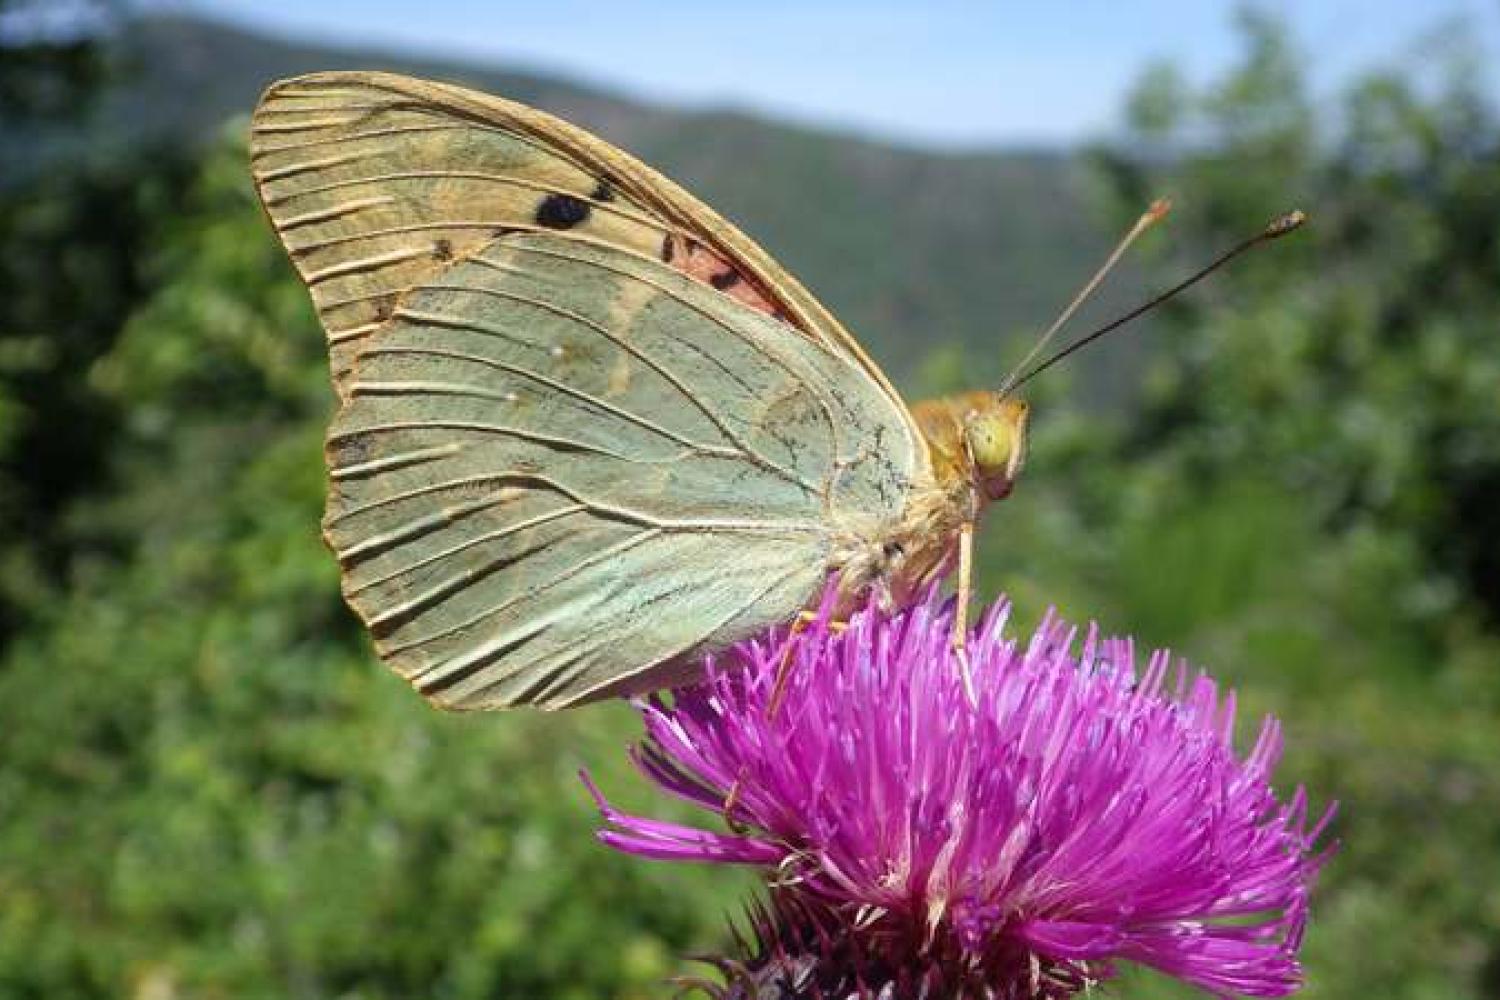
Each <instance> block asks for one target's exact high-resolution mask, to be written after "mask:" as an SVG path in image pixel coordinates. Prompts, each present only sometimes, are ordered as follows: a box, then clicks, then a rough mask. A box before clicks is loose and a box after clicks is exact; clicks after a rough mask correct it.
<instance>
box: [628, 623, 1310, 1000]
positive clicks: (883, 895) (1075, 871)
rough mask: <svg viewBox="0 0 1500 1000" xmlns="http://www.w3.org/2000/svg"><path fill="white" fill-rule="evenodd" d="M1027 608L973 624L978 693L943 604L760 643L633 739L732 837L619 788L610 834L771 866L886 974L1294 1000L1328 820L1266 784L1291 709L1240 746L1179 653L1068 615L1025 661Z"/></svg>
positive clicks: (665, 700) (633, 845)
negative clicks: (1125, 964) (1119, 973)
mask: <svg viewBox="0 0 1500 1000" xmlns="http://www.w3.org/2000/svg"><path fill="white" fill-rule="evenodd" d="M1007 614H1008V608H1007V606H1006V605H1005V604H1004V603H1001V604H998V605H997V606H996V607H995V608H994V609H993V610H992V611H991V612H990V613H989V614H988V615H986V617H985V619H984V621H983V622H982V623H981V624H980V626H979V627H978V628H977V629H976V630H975V632H974V633H973V634H972V635H971V636H970V638H969V642H968V651H967V656H968V660H969V665H970V670H971V672H972V677H973V681H974V689H975V697H974V698H973V699H972V700H971V698H970V696H969V695H968V694H967V693H966V690H965V685H964V682H963V679H962V675H961V673H960V665H959V663H958V658H957V656H956V655H955V654H954V652H953V651H952V650H951V648H950V642H949V635H950V629H951V625H952V620H951V618H952V608H951V606H945V605H942V604H940V603H939V602H938V601H937V600H936V599H935V598H929V599H928V600H926V601H925V602H923V603H920V604H918V605H917V606H915V607H913V608H911V609H909V610H907V611H905V612H902V613H899V614H896V615H894V616H892V615H888V614H886V613H884V612H881V611H879V610H875V609H868V610H866V611H864V612H862V613H860V614H857V615H856V616H855V617H854V618H853V620H852V621H851V622H850V623H849V626H848V628H847V630H845V631H843V632H842V633H841V634H835V631H834V629H832V628H830V627H829V623H828V621H827V615H826V612H825V614H824V615H823V616H821V617H820V618H819V620H818V621H816V622H815V623H814V624H813V625H812V626H811V627H810V628H809V629H807V630H806V631H804V632H803V633H801V634H799V635H795V636H781V637H772V638H771V639H768V640H765V641H761V642H757V643H747V644H745V645H743V646H742V647H740V648H739V649H737V650H736V651H735V654H734V657H735V659H736V660H737V661H740V662H738V663H736V664H735V666H736V669H718V668H716V667H715V666H714V665H712V664H711V665H710V668H709V673H708V676H707V679H706V680H704V681H703V682H702V683H700V684H698V685H696V686H694V687H690V688H685V689H681V690H679V691H677V692H675V693H674V694H672V695H671V696H669V697H656V698H653V699H651V700H649V701H646V702H642V703H641V704H640V709H641V712H642V714H643V716H644V718H645V724H646V731H647V738H646V741H645V742H644V744H643V745H642V746H640V747H638V748H637V749H636V751H635V753H636V760H637V763H638V764H639V766H640V768H641V769H642V770H643V771H644V772H645V774H646V775H648V776H649V777H650V778H651V779H652V780H653V781H655V782H656V783H657V784H658V785H659V786H661V787H662V788H663V789H665V790H666V791H668V792H670V793H672V794H673V795H676V796H678V797H680V798H683V799H685V800H687V801H689V802H691V803H694V804H696V805H699V806H702V807H703V808H705V809H707V810H709V811H710V812H713V813H719V814H722V816H723V819H724V820H725V821H726V822H727V824H728V827H729V829H728V831H727V832H720V831H718V830H710V829H703V828H697V827H689V826H684V825H680V824H674V823H665V822H660V821H655V820H650V819H646V818H642V817H636V816H628V815H624V814H621V813H619V812H617V811H615V810H614V809H612V808H611V807H609V805H608V804H607V803H606V802H605V801H604V800H603V798H602V797H601V798H600V804H601V807H602V808H603V809H604V811H605V816H606V819H607V820H608V822H609V824H610V827H611V828H610V829H607V830H605V831H603V832H602V833H601V835H600V836H601V837H602V839H603V840H604V841H605V842H606V843H608V844H611V845H612V846H614V847H616V848H618V849H620V850H623V851H628V852H630V853H633V854H637V855H642V856H645V857H651V858H659V859H670V860H692V861H713V862H737V863H749V864H755V865H761V866H764V867H765V868H767V869H768V870H770V872H771V883H772V886H773V898H783V899H784V898H785V897H789V896H790V897H795V898H796V900H799V902H795V903H793V904H786V903H785V902H783V903H777V904H775V905H773V907H772V908H771V910H769V911H767V912H770V913H773V914H774V913H776V912H780V910H781V909H783V908H784V907H785V905H793V906H795V907H796V910H795V912H796V913H799V914H804V915H805V914H806V913H817V914H820V917H819V921H821V922H822V923H824V924H826V921H827V920H828V919H836V920H842V921H844V922H845V929H846V931H847V932H848V933H851V934H858V935H859V936H860V940H861V941H863V942H867V943H868V942H876V944H874V945H872V946H868V947H867V946H863V945H862V946H861V948H860V949H859V950H860V951H861V953H862V954H865V955H866V956H867V957H868V956H870V955H875V956H876V957H877V958H878V959H879V962H880V964H881V965H882V966H883V967H885V968H886V969H887V971H888V972H889V974H890V975H891V976H896V975H897V974H898V973H899V974H900V975H906V976H907V978H908V979H913V980H915V979H917V978H922V977H924V976H925V977H928V978H930V975H929V972H930V969H931V968H933V967H935V966H938V965H940V966H941V967H942V968H943V969H945V970H948V971H947V972H945V973H944V977H943V978H944V982H947V983H950V984H953V985H950V986H949V987H947V989H948V991H949V993H950V994H951V995H976V996H977V995H989V996H998V997H1011V996H1015V997H1021V996H1028V995H1048V996H1058V995H1063V996H1065V995H1068V994H1069V993H1070V992H1072V991H1074V990H1076V989H1079V988H1081V987H1082V986H1083V985H1085V984H1087V983H1089V982H1092V981H1095V980H1099V979H1104V978H1107V977H1108V976H1109V975H1111V973H1112V971H1113V963H1114V962H1115V961H1116V960H1120V959H1127V960H1132V961H1135V962H1140V963H1143V964H1145V965H1148V966H1153V967H1155V968H1157V969H1160V970H1163V971H1165V972H1167V973H1170V974H1172V975H1174V976H1177V977H1179V978H1181V979H1183V980H1186V981H1187V982H1190V983H1193V984H1196V985H1198V986H1200V987H1202V988H1204V989H1207V990H1209V991H1212V992H1214V993H1219V994H1232V993H1237V994H1245V995H1252V996H1282V995H1285V994H1287V993H1290V992H1292V991H1293V990H1294V989H1295V988H1296V986H1297V985H1298V983H1299V980H1300V968H1299V965H1298V962H1297V957H1296V956H1297V950H1298V947H1299V945H1300V942H1301V938H1302V932H1303V926H1304V923H1305V921H1306V917H1307V899H1308V891H1309V888H1310V884H1311V881H1312V878H1313V876H1314V875H1315V873H1316V871H1317V869H1318V867H1319V865H1320V863H1321V861H1322V857H1321V856H1318V855H1315V854H1314V853H1313V852H1314V844H1315V841H1316V840H1317V838H1318V835H1319V833H1320V831H1321V829H1322V828H1323V826H1324V824H1325V823H1326V822H1327V816H1325V817H1324V818H1323V819H1322V820H1320V821H1319V822H1317V823H1313V824H1309V822H1308V819H1307V811H1306V796H1305V794H1304V792H1303V790H1302V789H1301V788H1298V789H1297V790H1296V791H1295V792H1294V793H1293V794H1292V795H1291V796H1290V798H1289V799H1288V800H1287V801H1286V802H1280V801H1278V799H1277V798H1276V796H1275V794H1274V792H1273V791H1272V789H1271V786H1270V777H1271V770H1272V767H1273V766H1274V764H1275V762H1276V759H1277V757H1278V754H1279V752H1280V748H1281V735H1280V729H1279V726H1278V725H1277V723H1276V721H1275V720H1274V719H1267V720H1266V721H1265V722H1264V723H1263V725H1262V726H1261V729H1260V735H1259V738H1258V739H1257V740H1256V742H1255V744H1254V746H1253V748H1252V749H1251V750H1250V752H1249V753H1248V754H1247V755H1244V756H1240V755H1237V754H1236V752H1235V750H1234V747H1233V743H1232V737H1233V729H1234V696H1233V694H1227V695H1221V693H1220V691H1219V689H1218V688H1217V686H1216V685H1215V684H1214V682H1213V681H1212V680H1210V679H1209V678H1208V677H1207V676H1205V675H1203V674H1201V673H1196V674H1195V673H1190V672H1189V671H1188V669H1187V668H1186V666H1178V667H1176V668H1175V669H1174V668H1173V667H1172V666H1171V664H1170V659H1169V656H1168V654H1167V653H1165V652H1157V653H1154V654H1153V655H1152V656H1151V657H1150V658H1149V660H1148V661H1147V663H1146V665H1145V667H1144V669H1139V670H1138V669H1137V666H1136V657H1135V654H1134V651H1133V648H1132V645H1131V642H1130V641H1129V640H1123V639H1101V638H1100V637H1099V636H1098V633H1097V631H1096V630H1095V629H1094V628H1092V627H1091V628H1090V629H1089V630H1088V631H1087V633H1086V634H1085V635H1084V636H1083V638H1082V642H1081V645H1080V644H1079V642H1078V638H1079V637H1078V635H1077V633H1076V630H1075V629H1073V628H1071V627H1069V626H1068V625H1066V624H1065V623H1063V622H1061V621H1059V620H1057V619H1056V618H1055V617H1052V616H1050V615H1049V617H1048V618H1047V619H1046V620H1045V621H1044V622H1043V623H1042V624H1041V625H1040V626H1039V627H1038V629H1037V630H1036V632H1035V634H1034V635H1033V636H1032V638H1031V641H1030V643H1029V644H1028V645H1027V646H1026V648H1025V649H1024V650H1022V649H1021V648H1019V646H1018V644H1017V643H1016V642H1015V641H1014V640H1012V639H1009V638H1007V637H1006V636H1005V635H1004V626H1005V622H1006V618H1007ZM788 644H789V645H788ZM788 655H789V656H790V660H789V661H786V662H787V663H788V667H787V669H789V671H790V674H789V678H788V680H787V684H786V691H785V697H784V700H783V701H782V702H781V703H780V704H779V705H778V706H777V707H776V710H775V711H774V712H773V711H771V710H770V703H771V701H772V692H773V688H774V687H775V684H776V679H777V675H778V673H779V672H780V670H781V668H782V665H783V662H784V661H785V658H786V657H787V656H788ZM802 924H804V925H806V924H807V921H806V920H802ZM758 936H759V937H760V938H761V939H762V940H764V939H766V937H767V934H765V933H760V934H758ZM796 936H797V935H796V934H795V933H793V934H792V937H794V938H795V937H796ZM815 936H816V937H818V938H819V939H820V940H826V939H830V938H829V937H828V935H826V934H823V933H822V932H821V931H820V932H819V934H818V935H815ZM835 937H837V935H835ZM903 969H905V970H907V971H906V972H901V971H900V970H903ZM890 970H896V971H894V972H891V971H890ZM911 970H916V971H915V972H912V971H911ZM1041 982H1046V983H1049V984H1051V985H1050V986H1049V987H1048V988H1047V990H1045V991H1043V990H1040V989H1039V987H1038V986H1037V984H1038V983H1041ZM965 983H969V984H973V988H972V989H969V988H967V987H964V985H963V984H965ZM1027 984H1030V985H1029V986H1028V985H1027ZM1012 987H1014V988H1012Z"/></svg>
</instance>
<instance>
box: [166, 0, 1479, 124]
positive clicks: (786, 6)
mask: <svg viewBox="0 0 1500 1000" xmlns="http://www.w3.org/2000/svg"><path fill="white" fill-rule="evenodd" d="M148 2H149V0H148ZM150 6H154V7H171V8H183V7H187V8H189V9H195V10H199V11H203V12H206V13H211V14H214V15H217V16H222V17H226V18H228V19H231V20H233V21H236V22H239V23H242V24H245V25H248V26H253V27H258V28H262V29H267V30H270V31H273V32H276V33H279V34H284V35H291V36H296V37H301V38H308V39H318V40H323V41H332V42H338V43H344V44H373V45H378V46H381V47H386V48H393V49H403V50H410V51H417V52H422V53H426V54H437V55H444V56H452V57H462V58H465V59H471V60H478V61H482V62H486V63H493V64H497V65H498V64H509V65H512V66H519V67H525V68H530V69H538V70H544V71H549V72H556V73H561V74H565V75H568V76H572V77H576V78H579V79H582V80H586V81H590V82H593V83H597V84H601V85H604V86H608V87H611V88H615V89H618V90H621V91H623V92H625V93H628V94H632V95H635V96H638V97H643V98H647V99H653V100H661V101H668V102H673V103H678V104H686V105H704V104H733V105H738V106H741V107H747V108H750V109H753V110H757V111H760V112H763V113H767V114H771V115H775V116H777V117H782V118H790V119H795V120H800V121H805V122H811V123H816V124H825V125H835V126H840V127H845V128H852V129H856V130H859V131H864V132H869V133H874V134H877V135H881V136H884V137H889V138H894V139H898V140H905V141H912V142H919V143H923V144H939V145H955V146H969V145H996V144H1017V143H1022V144H1031V143H1042V144H1057V143H1068V142H1073V141H1077V140H1079V139H1083V138H1087V137H1090V136H1094V135H1098V134H1100V133H1101V132H1103V131H1105V130H1106V129H1108V128H1109V126H1110V124H1111V123H1112V122H1114V121H1117V120H1118V117H1119V109H1120V107H1121V103H1122V101H1123V99H1124V95H1125V93H1126V91H1127V90H1128V88H1129V86H1130V83H1131V81H1132V80H1133V79H1135V77H1136V75H1137V74H1138V73H1139V72H1140V70H1141V68H1142V67H1143V66H1144V65H1145V64H1146V63H1148V62H1149V61H1150V60H1152V59H1153V58H1158V57H1165V58H1170V59H1172V60H1174V61H1176V62H1177V63H1178V64H1179V65H1180V66H1181V67H1182V68H1183V69H1184V70H1185V71H1187V72H1188V73H1189V75H1190V76H1193V77H1196V78H1203V77H1206V76H1210V75H1212V74H1213V73H1214V72H1215V71H1217V70H1218V69H1221V68H1222V67H1223V66H1225V65H1226V64H1227V63H1228V62H1229V61H1230V60H1231V59H1233V57H1234V54H1235V51H1236V49H1235V41H1234V33H1233V29H1232V15H1233V11H1234V9H1235V4H1234V3H1233V2H1229V0H1070V2H1067V3H1050V4H1048V3H1025V4H1021V3H1002V2H991V3H979V2H964V0H931V2H925V3H919V2H907V3H895V2H888V0H825V2H807V0H804V2H801V3H798V2H789V0H759V2H753V3H744V4H734V3H725V2H723V0H709V2H703V0H695V2H687V0H658V2H651V3H646V2H634V0H623V2H621V0H615V2H606V3H601V2H585V0H532V2H509V0H451V2H441V0H421V2H413V0H155V2H151V3H150ZM1260 6H1261V7H1263V8H1265V9H1269V10H1271V11H1273V12H1276V13H1279V14H1281V15H1282V16H1283V17H1285V18H1286V19H1287V20H1288V21H1290V22H1291V24H1292V25H1293V26H1294V27H1295V28H1296V31H1297V37H1298V39H1299V41H1300V43H1301V45H1302V47H1303V51H1304V53H1305V54H1306V56H1307V59H1308V66H1309V72H1310V75H1311V77H1312V79H1313V81H1314V83H1315V85H1316V86H1317V87H1318V88H1319V90H1320V91H1322V92H1331V91H1332V90H1333V89H1334V88H1335V87H1336V86H1337V84H1338V82H1339V81H1340V80H1341V79H1344V78H1346V77H1347V76H1348V75H1350V74H1351V73H1354V72H1356V71H1358V70H1359V69H1360V68H1362V67H1365V66H1369V65H1371V64H1374V63H1378V62H1381V61H1385V60H1392V59H1405V60H1407V61H1408V62H1410V61H1411V60H1413V59H1415V58H1419V57H1417V56H1415V55H1413V50H1414V48H1415V47H1416V46H1417V45H1418V44H1419V43H1420V40H1421V38H1422V37H1423V36H1424V35H1426V34H1428V33H1429V32H1430V30H1431V29H1432V28H1434V27H1435V26H1437V25H1439V24H1441V23H1443V22H1444V21H1445V20H1450V21H1451V19H1452V18H1454V17H1463V16H1467V17H1468V19H1469V20H1468V24H1469V26H1470V29H1471V30H1472V31H1473V32H1474V33H1475V34H1476V35H1477V37H1478V38H1479V39H1480V40H1481V42H1482V43H1483V44H1484V45H1486V46H1487V48H1488V50H1489V51H1490V52H1491V53H1492V54H1493V55H1494V56H1495V57H1496V60H1497V61H1500V0H1432V2H1426V0H1300V2H1298V0H1268V2H1264V3H1261V4H1260ZM1491 72H1492V73H1494V72H1495V71H1493V70H1492V71H1491ZM1492 79H1493V78H1492ZM1497 89H1500V87H1497Z"/></svg>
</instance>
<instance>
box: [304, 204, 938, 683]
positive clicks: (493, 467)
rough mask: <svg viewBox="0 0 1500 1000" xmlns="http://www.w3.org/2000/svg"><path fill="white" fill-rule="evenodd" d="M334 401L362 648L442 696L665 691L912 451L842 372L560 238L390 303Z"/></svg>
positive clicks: (816, 568) (738, 625)
mask: <svg viewBox="0 0 1500 1000" xmlns="http://www.w3.org/2000/svg"><path fill="white" fill-rule="evenodd" d="M345 392H346V401H345V403H344V405H343V407H342V409H341V412H340V413H339V415H338V417H337V419H336V421H335V423H334V425H333V427H332V428H331V430H330V436H329V444H328V453H329V464H330V469H331V476H332V489H331V493H330V498H329V507H328V514H327V518H326V522H325V530H326V535H327V537H328V539H329V541H330V544H331V545H332V546H333V548H334V549H335V551H336V552H337V553H338V555H339V557H340V560H341V562H342V564H343V567H344V579H345V593H346V596H347V597H348V599H349V601H350V603H351V605H352V606H353V607H354V608H355V609H356V610H357V611H358V612H359V614H360V615H361V616H362V617H363V618H364V620H365V621H366V623H367V625H369V627H370V629H371V631H372V632H373V633H374V635H375V637H376V642H377V648H378V649H379V650H380V652H381V654H382V656H383V657H384V658H385V659H386V660H387V661H388V663H389V664H390V665H391V666H392V667H393V668H394V669H396V670H397V671H398V672H400V673H401V674H402V675H404V676H406V677H407V678H408V679H410V680H411V681H412V683H413V684H414V685H415V686H416V687H417V688H418V689H419V690H421V691H422V692H423V693H424V694H426V695H427V696H429V697H430V698H432V699H434V700H435V701H437V702H438V703H439V704H441V705H444V706H445V707H454V708H490V707H505V706H509V705H514V704H523V703H524V704H540V705H543V706H546V707H562V706H566V705H569V704H573V703H576V702H578V701H580V700H588V699H591V698H594V697H599V696H601V695H604V694H614V693H621V692H629V691H637V690H645V689H649V688H653V687H658V686H661V685H662V684H664V683H667V682H669V681H670V680H672V679H674V678H675V677H676V676H677V675H678V674H679V673H680V672H681V670H682V668H683V664H684V663H685V662H686V658H687V657H689V656H690V655H691V654H694V653H697V652H701V651H704V650H706V649H711V648H717V647H721V646H723V645H726V644H727V643H730V642H732V641H735V640H737V639H740V638H743V637H745V636H748V635H751V634H754V633H755V632H757V631H760V630H761V629H764V628H765V627H767V626H769V625H771V624H774V623H776V622H781V621H785V620H786V619H788V618H790V617H791V616H792V615H794V614H795V613H796V612H797V611H798V610H799V609H801V608H802V607H804V606H805V605H806V604H807V603H808V601H809V600H810V599H812V598H813V596H814V595H815V594H816V592H817V591H818V589H819V587H820V586H821V584H822V581H823V579H824V577H825V573H826V568H827V567H828V565H829V561H830V554H831V551H832V548H833V546H834V545H835V544H837V539H836V533H837V526H838V525H840V524H849V523H853V522H854V521H857V520H858V519H860V518H866V519H872V520H879V519H882V518H889V517H893V516H895V514H896V512H897V511H898V510H899V509H900V505H901V504H902V502H903V501H904V499H905V497H906V495H907V490H908V489H909V487H910V482H911V479H912V477H913V476H914V475H915V473H916V468H917V461H918V458H917V455H916V454H915V452H914V450H913V449H911V448H909V447H903V446H902V444H901V442H902V441H904V440H905V438H904V437H903V435H902V428H903V422H904V419H905V417H904V414H903V413H902V412H901V411H897V410H895V409H894V408H892V407H891V406H889V405H888V404H887V403H886V401H885V398H884V395H883V393H882V392H881V390H880V388H879V386H877V385H875V384H874V383H873V382H871V381H869V380H868V379H864V378H862V377H861V375H860V372H859V369H858V367H857V365H856V364H855V363H854V362H853V361H852V360H850V359H848V358H847V357H844V356H843V355H841V354H839V353H836V352H834V351H830V350H828V349H826V348H824V347H822V346H820V345H819V344H817V343H816V342H814V341H812V340H811V339H809V338H807V337H806V336H804V335H802V334H800V333H798V332H797V331H795V330H794V329H792V328H791V327H789V326H788V325H787V324H785V323H783V322H780V321H778V320H776V319H773V318H771V317H768V316H766V315H764V314H763V313H760V312H757V311H755V310H752V309H750V308H747V307H746V306H744V305H742V304H741V303H739V302H737V301H735V300H733V299H730V298H728V297H726V296H723V295H721V294H719V293H717V292H715V291H714V290H713V289H712V288H711V287H709V286H707V285H705V284H703V283H702V282H698V281H694V280H691V279H689V278H688V277H686V276H685V275H683V274H682V273H680V272H678V271H675V270H673V269H672V268H671V267H670V266H668V265H667V264H665V263H663V262H660V261H656V260H652V259H650V258H646V257H642V256H640V255H638V254H634V253H631V252H629V251H627V250H622V249H618V248H614V247H608V246H600V245H593V244H589V243H585V242H581V241H578V240H574V239H570V238H567V237H566V236H564V235H563V234H557V233H545V232H538V233H530V234H528V233H514V234H510V235H507V236H504V237H501V238H498V239H496V240H494V241H492V242H491V243H490V244H489V245H487V246H486V247H485V248H484V249H483V250H481V251H479V252H477V253H475V254H472V255H470V256H469V257H468V258H466V259H464V260H460V261H456V262H454V263H452V264H451V265H450V266H449V267H448V268H447V269H445V270H443V271H441V272H440V273H438V274H435V275H433V276H432V277H431V278H430V279H429V280H427V281H425V282H424V283H422V284H421V285H419V286H418V287H416V288H413V289H411V290H409V291H408V292H407V293H405V294H404V295H403V296H402V297H401V300H400V302H399V304H398V305H396V306H394V307H393V310H392V314H391V316H390V318H389V320H388V322H387V323H386V324H385V325H384V327H383V328H382V329H381V330H380V331H378V332H377V333H375V334H374V335H372V336H371V337H370V338H369V339H368V343H367V344H366V345H365V347H364V349H363V351H362V353H361V354H360V355H359V358H358V361H357V362H356V364H355V367H354V369H353V371H352V373H351V374H350V375H349V376H348V377H347V378H346V383H345ZM872 442H879V443H880V446H879V447H872Z"/></svg>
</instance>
